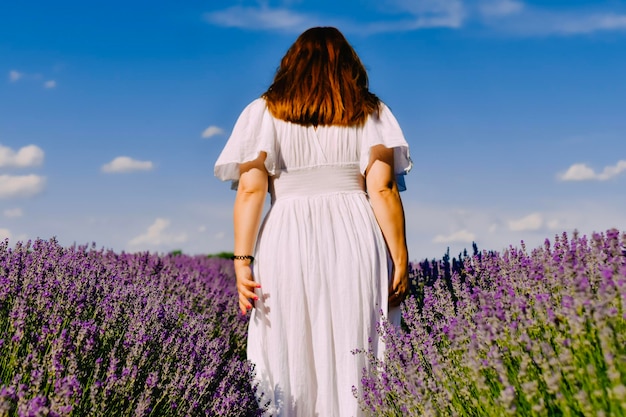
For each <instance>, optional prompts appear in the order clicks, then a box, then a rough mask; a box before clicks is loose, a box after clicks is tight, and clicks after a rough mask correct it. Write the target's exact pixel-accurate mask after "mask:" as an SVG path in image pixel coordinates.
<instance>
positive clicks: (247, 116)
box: [214, 98, 276, 189]
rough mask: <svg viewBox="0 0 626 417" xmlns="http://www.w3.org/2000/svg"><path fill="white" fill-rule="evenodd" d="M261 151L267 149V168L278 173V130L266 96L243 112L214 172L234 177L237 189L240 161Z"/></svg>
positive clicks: (227, 177)
mask: <svg viewBox="0 0 626 417" xmlns="http://www.w3.org/2000/svg"><path fill="white" fill-rule="evenodd" d="M260 152H265V153H267V158H266V159H265V169H266V170H267V172H268V173H269V175H274V174H275V173H276V131H275V129H274V121H273V118H272V115H271V114H270V112H269V110H268V109H267V104H266V102H265V100H264V99H262V98H258V99H256V100H254V101H253V102H252V103H250V104H249V105H248V106H247V107H246V108H245V109H244V110H243V112H241V115H240V116H239V118H238V119H237V122H236V123H235V126H234V127H233V131H232V133H231V134H230V137H229V138H228V141H227V142H226V145H225V146H224V149H223V150H222V153H221V154H220V156H219V157H218V158H217V162H215V168H214V173H215V176H216V177H217V178H219V179H220V180H222V181H229V180H230V181H232V188H233V189H236V188H237V184H238V182H239V165H240V164H242V163H244V162H248V161H253V160H254V159H256V158H257V157H258V156H259V153H260Z"/></svg>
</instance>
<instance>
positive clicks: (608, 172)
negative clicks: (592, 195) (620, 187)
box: [558, 160, 626, 181]
mask: <svg viewBox="0 0 626 417" xmlns="http://www.w3.org/2000/svg"><path fill="white" fill-rule="evenodd" d="M623 171H626V160H620V161H618V162H617V164H615V165H609V166H606V167H604V169H603V170H602V172H599V173H596V172H595V171H594V170H593V169H592V168H590V167H589V166H587V165H586V164H573V165H572V166H570V167H569V168H568V169H567V171H565V172H564V173H562V174H559V175H558V178H559V179H560V180H561V181H589V180H597V181H606V180H609V179H611V178H613V177H616V176H618V175H619V174H621V173H622V172H623Z"/></svg>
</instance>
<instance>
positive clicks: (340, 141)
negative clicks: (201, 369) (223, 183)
mask: <svg viewBox="0 0 626 417" xmlns="http://www.w3.org/2000/svg"><path fill="white" fill-rule="evenodd" d="M410 168H411V160H410V158H409V152H408V145H407V142H406V140H405V139H404V136H403V134H402V131H401V130H400V127H399V125H398V123H397V121H396V119H395V118H394V117H393V115H392V114H391V112H390V110H389V108H387V107H386V106H385V105H384V104H383V103H382V102H381V101H380V100H379V99H378V98H377V97H376V96H375V95H374V94H372V93H371V92H369V90H368V80H367V73H366V71H365V68H364V67H363V64H362V63H361V61H360V59H359V57H358V56H357V54H356V53H355V51H354V50H353V49H352V47H351V46H350V45H349V44H348V42H347V41H346V39H345V38H344V37H343V35H342V34H341V33H340V32H339V31H338V30H337V29H335V28H330V27H323V28H312V29H309V30H307V31H306V32H304V33H303V34H302V35H300V37H298V39H297V40H296V42H295V43H294V44H293V45H292V46H291V48H290V49H289V50H288V51H287V54H286V55H285V56H284V58H283V59H282V61H281V63H280V67H279V68H278V71H277V73H276V76H275V78H274V82H273V84H272V85H271V86H270V88H269V89H268V90H267V91H266V92H265V93H264V94H263V96H262V97H261V98H259V99H257V100H255V101H253V102H252V103H251V104H249V105H248V106H247V107H246V109H245V110H244V111H243V112H242V114H241V115H240V117H239V119H238V120H237V123H236V124H235V127H234V129H233V132H232V134H231V136H230V138H229V140H228V142H227V144H226V146H225V148H224V150H223V151H222V153H221V155H220V156H219V158H218V160H217V163H216V165H215V175H216V176H217V177H219V178H220V179H222V180H232V181H238V188H237V196H236V198H235V204H234V233H235V235H234V239H235V247H234V254H235V256H234V263H235V274H236V277H237V289H238V291H239V308H240V309H241V312H242V313H243V314H246V313H247V311H248V310H252V315H251V318H250V324H249V329H248V359H249V360H250V361H251V362H252V363H253V364H254V365H255V370H256V376H257V379H258V381H259V403H260V404H261V405H264V404H267V403H269V414H270V415H279V416H285V417H287V416H289V417H291V416H306V417H310V416H320V417H337V416H346V417H350V416H357V415H360V414H361V411H360V409H359V406H358V402H357V399H356V398H355V397H354V394H353V390H352V387H353V386H354V387H356V389H357V391H358V390H359V386H360V383H359V381H360V378H361V375H362V371H363V369H364V368H366V367H367V366H368V364H367V361H366V359H365V358H364V357H363V355H353V354H352V353H351V352H352V351H353V350H354V349H368V348H371V349H373V350H374V351H375V352H376V353H377V354H378V356H379V357H381V356H382V353H383V349H384V345H383V343H382V341H381V340H380V339H379V338H378V336H377V333H376V325H377V324H378V323H379V322H380V320H381V318H382V317H381V312H384V313H385V314H386V313H387V311H388V308H389V307H397V306H398V305H399V304H400V303H401V302H402V300H403V299H404V297H405V296H406V294H407V291H408V272H407V264H408V255H407V247H406V240H405V230H404V213H403V209H402V203H401V201H400V196H399V193H398V186H397V183H396V175H399V174H405V173H406V172H408V171H409V169H410ZM268 188H269V191H270V194H271V201H272V206H271V208H270V210H269V212H268V213H267V215H266V217H265V219H264V220H263V223H262V226H261V227H260V230H259V225H260V224H261V214H262V211H263V206H264V201H265V196H266V193H267V191H268ZM253 306H254V309H253ZM395 310H396V320H397V319H398V316H397V310H398V309H397V308H396V309H395Z"/></svg>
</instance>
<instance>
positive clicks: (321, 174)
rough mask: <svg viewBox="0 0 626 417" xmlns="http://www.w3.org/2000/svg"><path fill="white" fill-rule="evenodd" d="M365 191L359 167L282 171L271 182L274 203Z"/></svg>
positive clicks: (322, 167)
mask: <svg viewBox="0 0 626 417" xmlns="http://www.w3.org/2000/svg"><path fill="white" fill-rule="evenodd" d="M364 191H365V179H364V178H363V175H361V172H360V171H359V167H358V166H343V167H340V166H319V167H315V168H305V169H299V170H296V171H281V172H280V174H279V175H277V176H274V177H271V181H270V193H271V195H272V201H275V200H277V199H281V198H285V197H308V196H313V195H320V194H331V193H341V192H364Z"/></svg>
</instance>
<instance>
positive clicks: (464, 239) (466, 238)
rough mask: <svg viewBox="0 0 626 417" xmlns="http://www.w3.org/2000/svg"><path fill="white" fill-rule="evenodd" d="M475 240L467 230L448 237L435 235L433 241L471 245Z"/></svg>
mask: <svg viewBox="0 0 626 417" xmlns="http://www.w3.org/2000/svg"><path fill="white" fill-rule="evenodd" d="M475 240H476V236H475V235H474V234H473V233H471V232H468V231H467V230H465V229H463V230H459V231H457V232H454V233H452V234H449V235H437V236H435V238H434V239H433V242H434V243H457V242H461V243H472V242H473V241H475Z"/></svg>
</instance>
